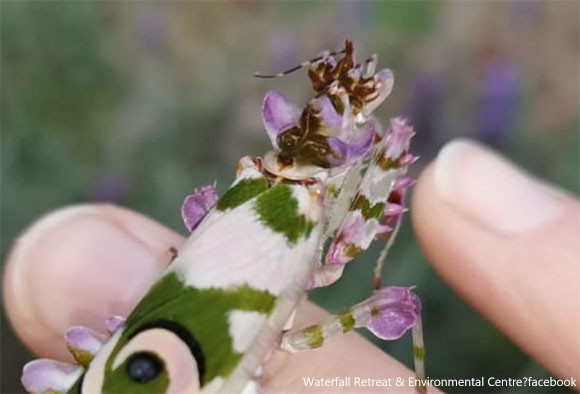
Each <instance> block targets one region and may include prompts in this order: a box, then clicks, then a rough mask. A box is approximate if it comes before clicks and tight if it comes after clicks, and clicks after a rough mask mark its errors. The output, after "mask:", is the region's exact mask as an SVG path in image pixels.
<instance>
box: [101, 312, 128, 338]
mask: <svg viewBox="0 0 580 394" xmlns="http://www.w3.org/2000/svg"><path fill="white" fill-rule="evenodd" d="M123 324H125V318H124V317H123V316H116V315H115V316H111V317H109V318H108V319H107V320H105V327H106V328H107V331H108V332H109V333H111V334H112V333H114V332H115V331H117V330H118V329H119V327H121V326H122V325H123Z"/></svg>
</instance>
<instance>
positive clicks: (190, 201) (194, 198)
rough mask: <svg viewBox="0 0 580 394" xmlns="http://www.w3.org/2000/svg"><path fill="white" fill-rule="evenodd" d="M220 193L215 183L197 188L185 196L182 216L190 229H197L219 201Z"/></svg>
mask: <svg viewBox="0 0 580 394" xmlns="http://www.w3.org/2000/svg"><path fill="white" fill-rule="evenodd" d="M217 200H218V195H217V192H216V187H215V184H214V185H207V186H202V187H200V188H199V189H195V191H194V193H193V194H190V195H189V196H186V197H185V200H184V201H183V205H182V206H181V217H182V218H183V223H185V227H187V229H188V230H189V231H193V230H195V228H196V227H197V226H198V225H199V223H200V222H201V220H202V219H203V218H204V217H205V215H207V213H208V212H209V211H210V210H211V209H212V208H213V206H214V205H215V204H216V203H217Z"/></svg>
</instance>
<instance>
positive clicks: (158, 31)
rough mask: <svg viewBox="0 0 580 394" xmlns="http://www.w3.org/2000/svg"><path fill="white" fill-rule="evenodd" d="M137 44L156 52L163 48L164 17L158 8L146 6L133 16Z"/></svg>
mask: <svg viewBox="0 0 580 394" xmlns="http://www.w3.org/2000/svg"><path fill="white" fill-rule="evenodd" d="M135 18H136V21H135V24H136V27H135V35H136V39H137V42H138V43H139V44H140V45H141V47H143V48H144V49H146V50H149V51H158V50H161V49H163V47H164V46H165V30H166V23H165V15H164V13H163V10H162V9H160V8H156V7H152V6H146V7H142V8H140V9H139V10H138V12H137V13H136V15H135Z"/></svg>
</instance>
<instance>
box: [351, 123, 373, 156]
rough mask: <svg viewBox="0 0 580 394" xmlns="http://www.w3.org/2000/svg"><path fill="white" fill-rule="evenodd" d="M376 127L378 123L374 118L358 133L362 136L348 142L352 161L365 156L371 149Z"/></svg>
mask: <svg viewBox="0 0 580 394" xmlns="http://www.w3.org/2000/svg"><path fill="white" fill-rule="evenodd" d="M375 127H376V124H375V122H374V121H373V120H371V121H369V122H367V123H365V125H364V126H362V127H361V128H360V131H359V133H358V134H359V135H360V136H361V137H360V138H359V139H357V140H356V141H351V143H350V144H348V159H349V161H350V162H353V161H356V160H358V159H360V158H361V157H363V156H365V155H366V154H367V153H368V151H369V150H370V149H371V147H372V146H373V141H374V138H375Z"/></svg>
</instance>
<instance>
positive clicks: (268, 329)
mask: <svg viewBox="0 0 580 394" xmlns="http://www.w3.org/2000/svg"><path fill="white" fill-rule="evenodd" d="M322 220H324V218H321V221H322ZM320 230H321V229H320V226H316V227H315V229H314V230H313V231H312V235H311V237H310V238H311V239H312V240H316V244H317V247H316V249H315V250H313V251H312V253H305V255H304V260H303V261H301V262H302V263H303V264H297V265H298V266H299V267H298V268H299V269H297V270H296V272H295V273H294V277H293V278H292V280H291V281H290V283H289V284H288V286H287V287H286V288H285V289H284V291H283V292H282V293H281V294H280V296H279V297H278V299H277V300H276V307H275V308H274V310H273V311H272V313H271V314H270V316H269V318H268V321H267V323H266V324H264V325H263V326H262V327H261V328H260V331H259V332H258V333H257V335H256V336H255V337H254V341H253V343H252V345H251V346H250V348H249V349H248V351H246V353H244V356H243V357H242V360H241V361H240V362H239V363H238V366H237V367H236V368H235V369H234V371H233V372H232V373H231V374H230V376H229V377H228V378H227V381H226V382H225V384H224V386H223V387H222V388H221V389H222V390H223V392H224V393H236V392H239V391H241V390H242V389H243V388H244V387H245V385H247V384H248V382H250V381H251V380H252V378H253V376H254V375H255V372H256V371H257V370H258V369H259V368H260V367H261V365H262V362H263V361H264V360H265V358H266V357H267V355H268V354H269V353H270V352H271V350H272V349H273V348H274V347H275V346H276V344H277V343H278V340H279V337H280V333H281V332H282V330H283V329H284V327H285V326H286V324H287V323H288V321H289V320H290V318H291V316H292V314H293V313H294V311H296V308H297V306H298V303H299V302H300V301H301V300H302V299H303V298H304V295H305V290H306V285H307V283H308V280H309V279H310V277H311V276H312V272H313V270H314V267H315V265H316V262H318V261H320V258H321V256H322V251H323V246H324V244H323V242H322V234H321V231H320Z"/></svg>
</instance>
